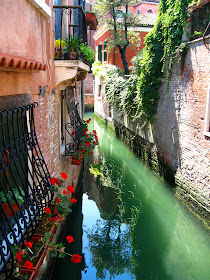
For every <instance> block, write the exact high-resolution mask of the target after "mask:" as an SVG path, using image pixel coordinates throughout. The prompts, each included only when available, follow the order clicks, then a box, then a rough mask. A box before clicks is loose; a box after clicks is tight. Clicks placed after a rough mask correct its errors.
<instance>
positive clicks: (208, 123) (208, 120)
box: [204, 87, 210, 137]
mask: <svg viewBox="0 0 210 280" xmlns="http://www.w3.org/2000/svg"><path fill="white" fill-rule="evenodd" d="M204 135H206V136H208V137H210V87H208V92H207V102H206V117H205V128H204Z"/></svg>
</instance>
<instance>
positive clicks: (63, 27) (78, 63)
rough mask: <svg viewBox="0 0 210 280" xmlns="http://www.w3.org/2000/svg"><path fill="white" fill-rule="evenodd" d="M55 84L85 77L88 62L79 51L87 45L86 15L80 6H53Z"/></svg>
mask: <svg viewBox="0 0 210 280" xmlns="http://www.w3.org/2000/svg"><path fill="white" fill-rule="evenodd" d="M53 9H54V13H55V33H56V36H55V39H56V40H55V77H56V86H62V85H63V86H66V85H70V84H71V83H72V82H75V81H81V80H83V79H85V78H86V75H87V72H88V71H89V68H90V67H89V63H88V62H87V60H86V59H85V55H84V54H82V53H81V52H80V47H81V45H83V46H84V45H85V46H87V26H86V16H85V13H84V11H83V9H82V6H54V7H53Z"/></svg>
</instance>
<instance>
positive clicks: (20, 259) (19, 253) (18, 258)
mask: <svg viewBox="0 0 210 280" xmlns="http://www.w3.org/2000/svg"><path fill="white" fill-rule="evenodd" d="M22 256H23V255H22V253H21V252H17V256H16V259H17V260H18V261H19V262H22Z"/></svg>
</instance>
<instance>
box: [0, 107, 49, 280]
mask: <svg viewBox="0 0 210 280" xmlns="http://www.w3.org/2000/svg"><path fill="white" fill-rule="evenodd" d="M37 105H38V104H37V103H34V104H30V105H28V106H24V107H19V108H14V109H11V110H5V111H2V112H0V273H4V274H5V275H6V279H9V278H8V277H9V275H10V274H11V273H12V272H13V269H14V258H13V253H12V245H15V244H16V245H18V246H24V244H25V242H26V241H28V240H30V239H31V236H32V234H33V233H34V231H35V229H36V228H37V226H38V223H39V220H40V219H39V217H42V216H43V215H44V208H45V207H47V206H48V205H49V204H50V203H51V201H52V199H53V195H52V193H51V191H50V189H49V187H50V182H49V179H50V175H49V171H48V169H47V166H46V163H45V161H44V158H43V156H42V153H41V150H40V147H39V144H38V141H37V136H36V131H35V125H34V108H35V107H36V106H37ZM8 263H9V265H8Z"/></svg>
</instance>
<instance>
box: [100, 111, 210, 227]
mask: <svg viewBox="0 0 210 280" xmlns="http://www.w3.org/2000/svg"><path fill="white" fill-rule="evenodd" d="M95 118H96V119H97V120H98V121H99V122H102V123H104V124H105V125H106V126H107V128H108V129H109V131H110V132H111V133H113V134H114V135H115V136H116V137H118V138H119V139H120V140H121V141H122V142H123V143H124V144H125V145H127V146H128V147H129V148H130V149H131V151H133V152H134V153H135V154H136V155H137V156H138V157H139V158H141V160H142V161H143V162H144V163H145V164H146V165H147V166H148V167H149V168H151V169H152V170H153V171H154V172H155V173H157V174H158V175H160V177H161V178H162V179H163V180H164V181H166V182H167V183H169V184H170V186H172V187H173V188H174V191H175V194H176V196H177V198H178V199H179V200H181V201H182V203H183V204H184V205H185V206H186V207H187V208H188V209H189V210H190V211H191V212H192V213H193V215H195V216H196V217H197V219H199V220H200V221H201V222H202V223H203V224H204V225H205V226H206V227H207V228H209V227H210V210H209V209H210V206H209V199H208V198H207V195H206V194H204V193H202V190H199V189H197V188H195V186H194V185H193V184H192V183H191V182H189V180H186V179H185V178H183V176H180V173H178V172H177V171H176V170H175V169H173V168H171V167H170V165H169V164H166V163H165V162H164V161H163V160H161V157H160V155H159V154H158V150H157V147H156V145H155V143H151V142H149V141H147V140H145V139H144V138H142V137H140V136H139V135H137V134H135V133H134V132H133V131H131V130H130V129H128V128H127V127H125V126H124V125H123V123H120V122H117V121H116V120H115V119H113V118H112V119H111V118H109V120H107V119H104V118H103V117H102V116H101V115H99V114H96V113H95ZM207 173H208V171H207Z"/></svg>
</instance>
